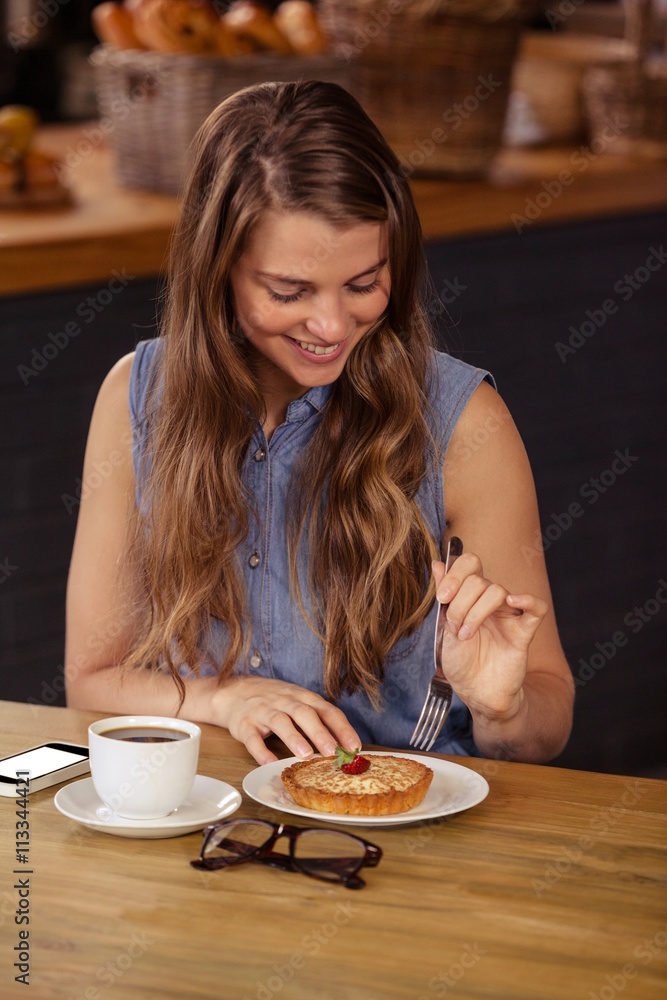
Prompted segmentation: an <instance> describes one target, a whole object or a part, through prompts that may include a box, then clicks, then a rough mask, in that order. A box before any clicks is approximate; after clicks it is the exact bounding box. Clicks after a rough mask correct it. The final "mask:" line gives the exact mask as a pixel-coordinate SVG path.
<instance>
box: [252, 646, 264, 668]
mask: <svg viewBox="0 0 667 1000" xmlns="http://www.w3.org/2000/svg"><path fill="white" fill-rule="evenodd" d="M261 665H262V654H261V653H260V651H259V650H258V649H256V650H255V652H254V653H253V654H252V656H251V657H250V667H251V669H252V670H259V668H260V667H261Z"/></svg>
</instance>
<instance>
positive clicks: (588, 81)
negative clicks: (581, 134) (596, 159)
mask: <svg viewBox="0 0 667 1000" xmlns="http://www.w3.org/2000/svg"><path fill="white" fill-rule="evenodd" d="M583 94H584V101H585V105H586V111H587V115H588V122H589V126H590V132H591V143H594V142H597V145H598V146H599V147H600V152H608V153H620V154H629V155H640V156H647V157H650V158H654V159H665V158H667V66H665V65H663V66H660V67H659V68H658V71H657V72H651V70H650V69H649V68H643V67H641V66H638V65H635V66H624V67H614V68H605V69H592V70H590V71H589V72H588V73H587V74H586V76H585V77H584V81H583ZM618 123H620V125H622V126H623V127H622V130H621V129H620V127H618Z"/></svg>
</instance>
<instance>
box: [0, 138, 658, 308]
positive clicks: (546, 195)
mask: <svg viewBox="0 0 667 1000" xmlns="http://www.w3.org/2000/svg"><path fill="white" fill-rule="evenodd" d="M96 137H98V140H99V141H97V140H96ZM37 145H38V147H39V148H40V149H43V150H45V151H46V152H49V153H52V154H54V155H56V156H60V157H61V158H62V160H63V162H64V164H65V168H64V177H65V179H66V181H67V183H68V184H69V186H70V188H71V191H72V199H73V200H72V204H71V206H69V207H64V208H60V209H54V210H50V211H37V210H30V211H27V210H24V211H8V210H0V295H16V294H21V293H24V292H29V291H39V290H44V289H50V288H61V287H67V286H76V285H84V284H87V283H93V282H99V281H102V280H107V279H108V278H109V277H110V276H111V273H112V271H113V270H114V268H116V269H117V268H119V266H122V267H125V268H126V271H127V273H129V274H133V275H137V276H140V275H143V276H145V275H154V274H159V273H161V272H162V271H163V269H164V264H165V254H166V250H167V246H168V242H169V235H170V233H171V230H172V228H173V225H174V222H175V220H176V217H177V213H178V204H179V203H178V199H177V198H175V197H171V196H168V195H160V194H152V193H149V192H145V191H133V190H130V189H128V188H123V187H121V186H120V185H119V184H118V182H117V180H116V176H115V169H114V164H113V156H112V152H111V150H110V149H109V147H108V145H107V143H106V139H105V137H104V136H103V134H102V132H101V131H100V129H98V128H96V125H95V123H94V122H88V123H86V124H82V125H76V126H73V125H59V126H49V127H45V128H43V129H42V130H41V132H40V133H39V137H38V140H37ZM582 150H583V152H582ZM406 162H407V161H406ZM406 169H410V168H409V165H408V166H407V167H406ZM411 180H412V186H413V190H414V194H415V200H416V203H417V208H418V211H419V215H420V218H421V221H422V227H423V229H424V234H425V236H426V238H427V239H433V240H438V239H448V238H452V237H456V236H464V235H472V234H475V233H486V232H499V231H500V232H501V231H509V232H516V233H517V235H520V233H521V232H525V231H526V229H527V228H531V227H534V226H542V225H544V224H551V223H560V222H568V221H573V220H581V221H583V220H585V219H590V218H596V217H600V216H608V215H617V214H620V213H628V212H643V211H651V210H653V209H658V208H664V206H665V205H667V163H665V162H660V161H652V160H649V159H643V158H640V157H627V156H617V155H614V154H609V153H607V154H605V152H604V150H599V149H598V147H588V146H585V145H584V146H581V147H576V148H574V147H573V148H570V147H563V148H560V147H545V148H536V149H527V148H526V149H524V148H520V149H506V150H503V151H501V153H500V155H499V156H498V157H497V159H496V161H495V163H494V166H493V169H492V171H491V173H490V175H489V177H488V178H486V179H485V180H474V181H454V180H426V179H423V180H422V179H413V178H412V176H411ZM522 218H523V219H526V220H527V221H526V222H525V223H523V222H521V221H520V220H521V219H522ZM517 226H518V227H519V228H518V229H517Z"/></svg>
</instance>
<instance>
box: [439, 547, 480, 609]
mask: <svg viewBox="0 0 667 1000" xmlns="http://www.w3.org/2000/svg"><path fill="white" fill-rule="evenodd" d="M432 565H433V576H434V579H435V588H436V597H437V598H438V600H439V601H440V603H441V604H449V602H450V601H451V600H452V598H453V597H454V596H455V594H457V593H458V591H459V588H460V587H461V585H462V584H463V581H464V580H465V579H467V578H468V577H470V576H473V575H480V574H481V573H482V563H481V560H480V558H479V556H476V555H475V554H474V553H473V552H464V553H463V555H460V556H458V557H457V558H456V559H455V561H454V563H453V564H452V566H451V568H450V570H449V573H447V575H446V576H445V564H444V563H443V562H434V563H433V564H432Z"/></svg>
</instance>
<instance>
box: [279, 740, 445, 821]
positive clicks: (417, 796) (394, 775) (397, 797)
mask: <svg viewBox="0 0 667 1000" xmlns="http://www.w3.org/2000/svg"><path fill="white" fill-rule="evenodd" d="M364 759H365V760H367V761H368V763H369V766H368V768H367V769H366V770H365V771H363V773H361V774H354V773H352V774H349V773H345V771H344V770H342V769H341V767H340V763H339V760H338V758H336V757H314V758H312V759H311V760H301V761H297V763H295V764H292V765H291V766H289V767H286V768H285V770H284V771H283V772H282V775H281V777H282V780H283V784H284V785H285V787H286V789H287V791H288V792H289V793H290V795H291V796H292V798H293V799H294V801H295V802H296V803H297V805H300V806H305V807H306V808H307V809H315V810H317V811H318V812H326V813H340V814H343V815H350V816H391V815H393V814H394V813H402V812H406V811H407V810H408V809H412V808H414V806H417V805H419V803H420V802H421V801H422V800H423V799H424V797H425V795H426V793H427V791H428V789H429V786H430V784H431V780H432V778H433V771H432V770H431V769H430V767H426V766H425V765H424V764H421V763H420V762H419V761H417V760H413V759H412V758H410V757H394V756H391V755H388V754H387V755H385V754H382V755H379V754H364Z"/></svg>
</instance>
